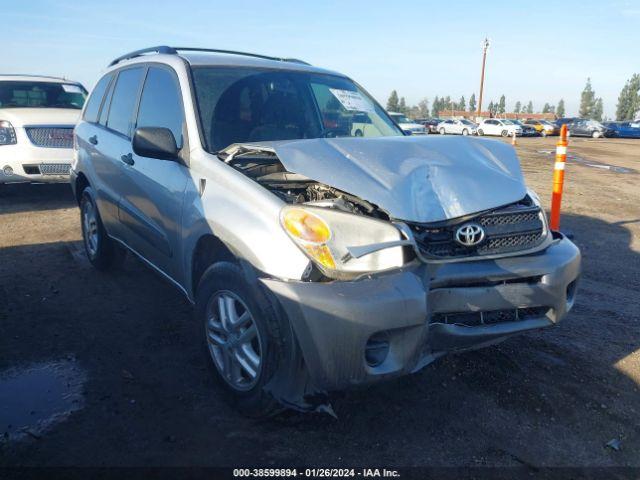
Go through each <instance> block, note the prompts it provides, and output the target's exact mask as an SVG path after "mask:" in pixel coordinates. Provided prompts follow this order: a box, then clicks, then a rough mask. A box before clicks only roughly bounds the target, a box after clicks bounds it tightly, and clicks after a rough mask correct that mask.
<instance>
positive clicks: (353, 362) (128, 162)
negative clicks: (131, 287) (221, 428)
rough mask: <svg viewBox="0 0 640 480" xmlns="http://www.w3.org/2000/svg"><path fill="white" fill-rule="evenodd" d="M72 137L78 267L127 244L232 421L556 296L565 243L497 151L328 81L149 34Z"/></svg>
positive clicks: (362, 376)
mask: <svg viewBox="0 0 640 480" xmlns="http://www.w3.org/2000/svg"><path fill="white" fill-rule="evenodd" d="M364 117H366V118H364ZM363 118H364V119H363ZM354 122H356V123H358V124H362V123H363V122H365V123H366V125H367V128H366V129H364V130H362V129H360V130H359V134H358V135H356V134H355V133H354V132H356V131H358V129H357V128H354V125H353V123H354ZM75 134H76V150H75V159H74V163H73V165H72V170H71V176H72V179H71V184H72V187H73V189H74V192H75V195H76V197H77V200H78V203H79V205H80V209H81V219H82V232H83V237H84V244H85V247H86V252H87V255H88V257H89V259H90V261H91V263H92V264H93V265H94V266H95V267H96V268H98V269H109V268H112V267H114V266H116V265H118V264H119V263H120V262H122V260H123V258H124V256H125V252H126V251H130V252H133V253H134V254H135V255H137V256H138V257H140V258H141V259H142V260H143V261H144V262H145V263H147V264H148V265H149V266H151V267H152V268H153V269H155V270H156V271H157V272H159V273H160V274H161V275H162V276H163V277H165V278H166V279H167V280H168V281H169V282H171V283H173V284H174V285H175V286H176V287H177V288H178V289H179V290H180V291H182V292H183V293H184V295H185V296H186V297H187V298H188V299H189V300H190V301H191V302H193V303H194V305H195V316H196V318H197V320H198V322H201V323H202V326H203V333H204V339H205V341H206V345H207V346H208V350H209V352H210V354H211V359H212V361H213V364H214V365H215V371H216V377H217V379H218V380H219V383H220V385H221V386H222V387H223V389H224V390H226V391H227V392H228V393H229V394H230V398H231V399H232V401H233V403H234V405H236V406H237V407H238V408H239V409H240V410H241V411H243V412H244V413H246V414H249V415H266V414H272V413H274V412H277V411H278V410H280V409H282V408H283V407H291V408H296V409H300V410H314V409H323V408H325V409H326V408H327V406H328V403H327V398H328V396H327V393H328V392H331V391H336V390H340V389H345V388H347V387H352V386H355V385H361V384H366V383H369V382H375V381H379V380H383V379H389V378H392V377H397V376H399V375H404V374H408V373H411V372H415V371H417V370H419V369H421V368H422V367H424V366H425V365H427V364H429V363H430V362H432V361H433V360H435V359H437V358H438V357H440V356H442V355H444V354H446V353H448V352H454V351H460V350H466V349H471V348H477V347H480V346H485V345H489V344H493V343H496V342H498V341H500V340H503V339H505V338H507V337H509V336H511V335H514V334H516V333H521V332H524V331H528V330H533V329H538V328H542V327H547V326H551V325H554V324H556V323H557V322H558V321H559V320H560V319H562V318H563V317H564V316H565V314H566V313H567V311H568V310H569V309H570V308H571V306H572V304H573V301H574V296H575V291H576V282H577V279H578V276H579V271H580V253H579V251H578V249H577V248H576V247H575V245H574V244H573V243H571V242H570V241H569V240H568V239H567V238H565V237H564V236H563V235H562V234H561V233H559V232H552V231H550V230H549V227H548V225H547V220H546V218H545V215H544V212H543V210H542V209H541V207H540V204H539V200H538V198H537V196H536V195H535V194H534V193H533V192H531V191H528V190H527V188H526V186H525V184H524V180H523V177H522V173H521V170H520V165H519V161H518V158H517V156H516V154H515V151H514V149H513V148H512V147H511V146H510V145H508V144H506V143H502V142H500V141H493V140H487V139H475V138H469V137H461V136H460V137H440V136H425V137H414V136H404V135H403V133H402V131H401V130H400V129H399V128H398V126H397V125H396V124H395V123H394V122H393V121H392V120H391V119H390V118H389V116H388V115H387V113H386V112H385V111H384V110H383V109H382V108H381V107H380V105H378V103H377V102H376V101H375V100H374V99H373V98H372V97H371V96H370V95H369V94H367V93H366V92H365V91H364V90H363V89H362V88H361V87H360V86H359V85H358V84H356V83H355V82H353V81H352V80H351V79H349V78H347V77H345V76H344V75H341V74H338V73H335V72H329V71H326V70H322V69H320V68H316V67H312V66H310V65H308V64H306V63H304V62H302V61H299V60H293V59H284V58H271V57H265V56H261V55H255V54H245V53H239V52H228V51H215V50H206V51H203V50H197V49H182V48H181V49H178V48H171V47H155V48H151V49H146V50H142V51H138V52H133V53H131V54H128V55H125V56H123V57H121V58H118V59H116V60H114V61H113V62H112V63H111V65H110V67H109V68H108V69H107V71H106V73H105V74H104V75H103V76H102V78H101V79H100V80H99V82H98V83H97V85H96V87H95V88H94V90H93V92H92V93H91V95H90V97H89V99H88V101H87V104H86V106H85V109H84V112H83V115H82V119H81V120H80V122H79V123H78V125H77V127H76V129H75Z"/></svg>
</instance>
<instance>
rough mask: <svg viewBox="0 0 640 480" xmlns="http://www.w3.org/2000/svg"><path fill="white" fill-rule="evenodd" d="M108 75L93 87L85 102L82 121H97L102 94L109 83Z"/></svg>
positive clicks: (109, 77)
mask: <svg viewBox="0 0 640 480" xmlns="http://www.w3.org/2000/svg"><path fill="white" fill-rule="evenodd" d="M112 76H113V75H111V74H110V73H109V74H107V75H105V76H104V77H102V78H101V79H100V81H99V82H98V83H97V84H96V86H95V87H93V91H92V92H91V96H90V97H89V101H88V102H87V108H85V109H84V116H83V119H84V120H85V121H86V122H91V123H95V122H97V121H98V112H99V111H100V105H101V104H102V98H103V97H104V92H106V91H107V87H108V86H109V82H110V81H111V77H112Z"/></svg>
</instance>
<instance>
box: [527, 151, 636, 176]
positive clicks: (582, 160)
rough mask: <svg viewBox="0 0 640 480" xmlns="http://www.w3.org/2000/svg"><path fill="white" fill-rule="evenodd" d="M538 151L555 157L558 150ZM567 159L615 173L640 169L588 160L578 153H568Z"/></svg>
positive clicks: (632, 171)
mask: <svg viewBox="0 0 640 480" xmlns="http://www.w3.org/2000/svg"><path fill="white" fill-rule="evenodd" d="M538 153H542V154H543V155H550V156H554V157H555V154H556V151H555V150H538ZM567 161H570V162H575V163H579V164H581V165H584V166H586V167H591V168H600V169H602V170H608V171H610V172H614V173H638V171H637V170H634V169H633V168H626V167H618V166H616V165H609V164H608V163H602V162H597V161H595V160H587V159H586V158H583V157H580V156H578V155H573V154H571V153H569V154H567Z"/></svg>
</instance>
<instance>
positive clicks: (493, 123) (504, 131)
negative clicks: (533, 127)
mask: <svg viewBox="0 0 640 480" xmlns="http://www.w3.org/2000/svg"><path fill="white" fill-rule="evenodd" d="M514 132H515V134H516V135H517V136H518V137H519V136H521V135H522V127H521V126H520V125H518V124H517V123H513V122H512V121H511V120H506V119H500V118H489V119H487V120H483V121H482V122H481V123H480V125H478V135H500V136H502V137H506V136H512V135H513V134H514Z"/></svg>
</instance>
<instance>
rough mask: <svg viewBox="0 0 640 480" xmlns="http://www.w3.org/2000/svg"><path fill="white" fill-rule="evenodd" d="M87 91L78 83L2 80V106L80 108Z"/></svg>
mask: <svg viewBox="0 0 640 480" xmlns="http://www.w3.org/2000/svg"><path fill="white" fill-rule="evenodd" d="M86 97H87V91H86V90H85V89H84V88H83V87H82V86H81V85H78V84H76V83H53V82H30V81H8V82H7V81H1V82H0V108H71V109H74V110H80V109H81V108H82V106H83V105H84V100H85V98H86Z"/></svg>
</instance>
